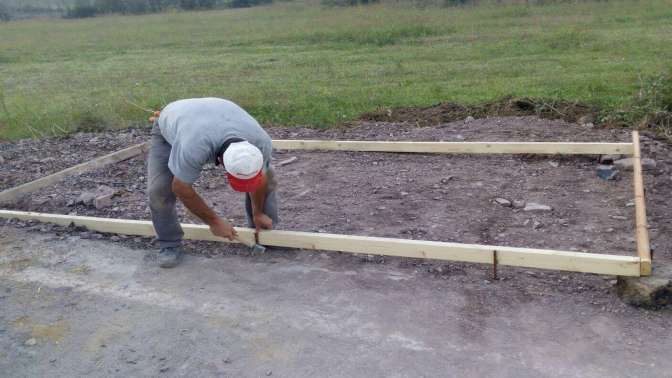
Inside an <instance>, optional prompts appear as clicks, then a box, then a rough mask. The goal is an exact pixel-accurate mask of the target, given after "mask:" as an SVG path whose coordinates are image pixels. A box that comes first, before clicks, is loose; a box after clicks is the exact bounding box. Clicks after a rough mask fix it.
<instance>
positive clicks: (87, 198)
mask: <svg viewBox="0 0 672 378" xmlns="http://www.w3.org/2000/svg"><path fill="white" fill-rule="evenodd" d="M95 199H96V194H95V193H93V192H84V193H82V194H80V195H79V197H77V200H76V201H75V202H76V203H81V204H84V205H87V206H88V205H92V204H93V200H95Z"/></svg>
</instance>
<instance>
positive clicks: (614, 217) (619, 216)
mask: <svg viewBox="0 0 672 378" xmlns="http://www.w3.org/2000/svg"><path fill="white" fill-rule="evenodd" d="M609 218H611V219H616V220H627V219H628V217H624V216H623V215H612V216H610V217H609Z"/></svg>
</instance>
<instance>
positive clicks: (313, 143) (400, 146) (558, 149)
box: [273, 140, 633, 155]
mask: <svg viewBox="0 0 672 378" xmlns="http://www.w3.org/2000/svg"><path fill="white" fill-rule="evenodd" d="M273 147H274V148H276V149H279V150H324V151H364V152H403V153H421V154H543V155H555V154H563V155H608V154H622V155H632V152H633V144H632V143H565V142H558V143H549V142H392V141H358V140H273Z"/></svg>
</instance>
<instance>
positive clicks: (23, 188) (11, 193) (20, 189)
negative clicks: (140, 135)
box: [0, 143, 147, 204]
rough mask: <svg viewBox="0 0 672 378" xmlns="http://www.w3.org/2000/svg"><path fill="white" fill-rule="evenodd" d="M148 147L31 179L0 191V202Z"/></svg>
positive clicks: (141, 151)
mask: <svg viewBox="0 0 672 378" xmlns="http://www.w3.org/2000/svg"><path fill="white" fill-rule="evenodd" d="M146 149H147V144H146V143H141V144H137V145H135V146H132V147H128V148H125V149H123V150H119V151H116V152H113V153H111V154H107V155H105V156H101V157H99V158H96V159H93V160H90V161H87V162H85V163H82V164H78V165H75V166H73V167H70V168H67V169H64V170H62V171H60V172H56V173H54V174H51V175H49V176H45V177H42V178H39V179H37V180H35V181H31V182H28V183H25V184H23V185H19V186H16V187H14V188H11V189H7V190H5V191H2V192H0V204H7V203H12V202H15V201H16V200H18V199H19V198H21V197H23V196H25V195H28V194H30V193H32V192H35V191H36V190H39V189H42V188H44V187H47V186H49V185H53V184H55V183H57V182H59V181H61V180H63V179H64V178H66V177H68V176H73V175H76V174H80V173H84V172H88V171H92V170H94V169H99V168H102V167H105V166H108V165H110V164H114V163H118V162H120V161H124V160H128V159H130V158H132V157H135V156H137V155H140V154H141V153H143V152H145V151H146Z"/></svg>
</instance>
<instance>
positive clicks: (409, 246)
mask: <svg viewBox="0 0 672 378" xmlns="http://www.w3.org/2000/svg"><path fill="white" fill-rule="evenodd" d="M0 218H16V219H22V220H36V221H41V222H49V223H55V224H59V225H62V226H67V225H70V224H74V225H76V226H84V227H87V228H88V229H90V230H93V231H98V232H108V233H118V234H126V235H142V236H152V235H154V228H153V226H152V223H151V222H149V221H138V220H125V219H108V218H95V217H83V216H70V215H59V214H44V213H33V212H23V211H10V210H0ZM182 228H183V229H184V234H185V235H184V236H185V238H187V239H194V240H212V241H222V242H228V239H222V238H219V237H216V236H214V235H212V234H211V233H210V230H209V227H208V226H205V225H195V224H183V225H182ZM237 231H238V233H239V235H240V237H241V238H242V239H243V240H244V241H246V242H250V241H253V240H254V230H253V229H249V228H237ZM259 243H260V244H262V245H266V246H275V247H284V248H300V249H311V250H313V249H316V250H325V251H339V252H350V253H366V254H375V255H386V256H401V257H413V258H426V259H436V260H447V261H462V262H471V263H482V264H491V263H493V256H494V255H495V254H496V255H497V263H498V264H499V265H509V266H518V267H528V268H540V269H552V270H563V271H574V272H584V273H598V274H609V275H621V276H639V275H640V258H639V257H635V256H614V255H602V254H594V253H580V252H570V251H555V250H546V249H532V248H514V247H504V246H487V245H478V244H459V243H444V242H436V241H423V240H406V239H392V238H380V237H368V236H353V235H338V234H322V233H309V232H298V231H276V230H274V231H263V232H261V233H260V234H259ZM495 251H496V252H495Z"/></svg>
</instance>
